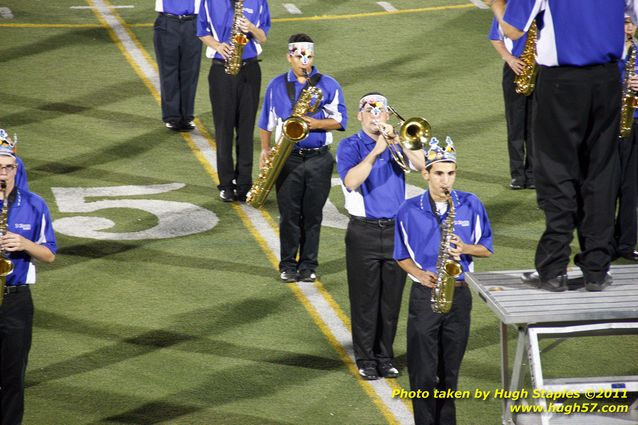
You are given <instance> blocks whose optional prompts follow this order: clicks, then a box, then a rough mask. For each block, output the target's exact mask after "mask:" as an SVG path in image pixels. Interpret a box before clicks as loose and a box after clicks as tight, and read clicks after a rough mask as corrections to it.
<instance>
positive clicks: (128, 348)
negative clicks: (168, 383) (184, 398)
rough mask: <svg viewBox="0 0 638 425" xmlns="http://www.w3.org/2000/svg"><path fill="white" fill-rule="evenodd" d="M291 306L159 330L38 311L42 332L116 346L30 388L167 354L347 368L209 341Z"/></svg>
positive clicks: (228, 310)
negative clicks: (169, 350) (193, 354)
mask: <svg viewBox="0 0 638 425" xmlns="http://www.w3.org/2000/svg"><path fill="white" fill-rule="evenodd" d="M285 303H286V299H285V298H284V297H279V296H273V297H270V298H268V299H258V298H251V299H246V300H242V301H240V302H236V303H225V304H221V305H216V306H212V307H209V308H203V309H196V310H193V311H190V312H188V313H183V314H180V315H176V316H175V317H174V320H173V323H174V325H173V326H171V327H170V328H167V329H154V330H147V329H143V328H141V327H139V326H125V325H119V324H110V323H109V324H107V323H103V324H100V323H98V322H93V321H88V320H82V319H76V318H73V319H70V318H68V317H66V316H64V315H60V314H57V313H53V312H47V311H42V310H38V311H37V312H36V315H35V326H36V327H37V328H40V329H48V330H52V331H59V332H66V333H75V334H79V335H82V336H86V337H90V338H98V339H101V340H107V341H112V342H113V344H112V345H110V346H107V347H103V348H99V349H97V350H94V351H92V352H88V353H83V354H80V355H77V356H74V357H70V358H68V359H66V360H64V361H61V362H58V363H53V364H51V365H49V366H46V367H44V368H40V369H37V370H33V371H29V373H28V374H27V386H28V387H34V386H37V385H41V384H43V383H45V382H48V381H51V380H57V379H63V378H67V377H69V376H73V375H78V374H83V373H88V372H91V371H93V370H98V369H103V368H105V367H108V366H110V365H114V364H117V363H120V362H125V361H128V360H130V359H133V358H136V357H140V356H143V355H146V354H149V353H152V352H155V351H158V350H163V349H166V348H170V349H171V350H179V351H184V352H186V353H193V352H196V353H202V354H209V355H215V356H219V357H225V358H229V359H242V360H246V361H250V362H255V363H257V364H263V363H269V364H273V365H279V366H290V367H299V368H304V369H313V370H322V371H326V370H339V369H342V368H343V364H342V363H341V361H339V360H338V359H332V358H324V357H320V356H315V355H311V354H305V353H294V352H289V351H284V350H277V349H268V348H263V347H255V346H250V345H241V344H235V343H230V342H224V341H222V340H218V339H212V338H210V337H209V336H214V335H220V334H224V333H227V332H229V331H231V330H232V329H234V328H237V327H242V326H244V325H247V324H251V323H255V322H258V321H260V320H262V319H263V318H265V317H267V316H270V315H272V314H275V313H277V312H278V311H280V310H282V309H284V308H285Z"/></svg>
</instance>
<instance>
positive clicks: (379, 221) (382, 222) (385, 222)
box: [350, 215, 394, 227]
mask: <svg viewBox="0 0 638 425" xmlns="http://www.w3.org/2000/svg"><path fill="white" fill-rule="evenodd" d="M350 218H351V219H353V220H356V221H360V222H362V223H367V224H373V225H375V226H379V227H389V226H394V219H393V218H366V217H359V216H356V215H351V216H350Z"/></svg>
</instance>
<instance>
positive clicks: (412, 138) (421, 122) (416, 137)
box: [377, 105, 432, 173]
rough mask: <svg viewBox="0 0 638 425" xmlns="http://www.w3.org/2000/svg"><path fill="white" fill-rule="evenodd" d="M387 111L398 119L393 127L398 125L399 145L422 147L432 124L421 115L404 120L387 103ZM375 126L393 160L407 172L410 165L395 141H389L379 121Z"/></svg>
mask: <svg viewBox="0 0 638 425" xmlns="http://www.w3.org/2000/svg"><path fill="white" fill-rule="evenodd" d="M388 112H389V113H390V114H391V115H395V116H396V117H397V118H398V120H399V123H398V124H397V125H396V126H393V127H399V131H398V132H396V133H397V134H398V136H399V143H400V144H401V146H403V148H404V149H408V150H411V151H416V150H419V149H423V146H425V144H426V143H427V142H428V141H429V140H430V137H432V126H431V125H430V123H429V122H428V120H426V119H425V118H422V117H412V118H408V119H407V120H406V119H404V118H403V117H402V116H401V115H399V113H398V112H397V111H396V110H395V109H394V108H393V107H392V106H390V105H388ZM377 127H378V129H379V132H380V133H381V136H382V137H383V140H385V142H386V143H387V144H388V150H389V151H390V155H392V159H393V160H394V162H396V163H397V165H398V166H399V167H401V169H402V170H403V171H404V172H405V173H409V172H410V166H409V165H408V163H407V161H406V159H405V157H404V156H403V154H402V153H401V151H400V150H399V148H398V147H397V146H396V144H395V143H393V142H391V141H390V139H391V137H390V136H389V135H388V134H387V132H386V131H385V129H384V128H383V127H382V126H381V125H380V123H377Z"/></svg>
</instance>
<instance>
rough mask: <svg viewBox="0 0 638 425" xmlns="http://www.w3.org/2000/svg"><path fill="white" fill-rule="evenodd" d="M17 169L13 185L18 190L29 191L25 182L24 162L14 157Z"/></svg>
mask: <svg viewBox="0 0 638 425" xmlns="http://www.w3.org/2000/svg"><path fill="white" fill-rule="evenodd" d="M16 162H17V164H18V169H17V171H16V178H15V185H16V187H17V188H18V189H22V190H25V191H27V192H28V191H29V183H28V182H27V170H26V169H25V168H24V162H22V159H20V157H19V156H16Z"/></svg>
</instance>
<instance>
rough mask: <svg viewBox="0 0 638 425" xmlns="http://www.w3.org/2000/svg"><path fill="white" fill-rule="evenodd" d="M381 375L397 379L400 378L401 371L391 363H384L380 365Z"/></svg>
mask: <svg viewBox="0 0 638 425" xmlns="http://www.w3.org/2000/svg"><path fill="white" fill-rule="evenodd" d="M378 369H379V375H381V376H382V377H384V378H396V377H397V376H399V369H397V368H396V367H394V365H393V364H392V362H391V361H389V360H388V361H383V362H380V363H379V367H378Z"/></svg>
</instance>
